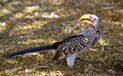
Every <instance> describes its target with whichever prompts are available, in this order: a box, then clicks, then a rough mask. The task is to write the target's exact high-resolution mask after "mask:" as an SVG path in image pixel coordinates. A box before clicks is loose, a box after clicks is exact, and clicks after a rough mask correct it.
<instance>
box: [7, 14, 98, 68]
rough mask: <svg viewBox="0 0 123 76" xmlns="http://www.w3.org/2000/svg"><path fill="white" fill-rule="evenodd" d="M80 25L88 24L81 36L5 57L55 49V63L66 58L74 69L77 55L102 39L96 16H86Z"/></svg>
mask: <svg viewBox="0 0 123 76" xmlns="http://www.w3.org/2000/svg"><path fill="white" fill-rule="evenodd" d="M79 21H80V23H86V26H87V27H86V29H85V30H84V31H83V32H82V33H80V34H79V35H72V36H68V37H67V38H65V39H64V40H62V41H59V42H55V43H53V44H52V45H44V46H39V47H34V48H27V49H23V50H20V51H16V52H13V53H11V54H7V55H5V57H13V56H17V55H21V54H26V53H31V52H37V51H43V50H47V49H54V50H55V52H54V53H55V56H54V57H53V60H54V61H56V62H57V61H60V60H61V59H64V58H66V60H67V64H68V66H69V67H73V65H74V61H75V59H76V57H77V55H79V54H81V53H83V52H84V51H86V50H87V49H88V48H90V47H91V46H92V45H93V44H95V43H96V42H97V41H98V40H99V38H100V32H99V31H98V28H99V18H98V17H97V16H96V15H94V14H85V15H83V16H82V17H81V18H80V19H79Z"/></svg>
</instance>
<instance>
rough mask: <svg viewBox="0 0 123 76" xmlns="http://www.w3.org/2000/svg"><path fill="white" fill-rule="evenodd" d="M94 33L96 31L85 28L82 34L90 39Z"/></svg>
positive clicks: (88, 27)
mask: <svg viewBox="0 0 123 76" xmlns="http://www.w3.org/2000/svg"><path fill="white" fill-rule="evenodd" d="M95 33H96V29H94V28H92V27H90V26H87V27H86V29H85V30H84V32H83V33H82V34H83V35H84V36H87V37H92V36H93V35H94V34H95Z"/></svg>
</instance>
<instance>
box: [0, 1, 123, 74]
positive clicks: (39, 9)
mask: <svg viewBox="0 0 123 76" xmlns="http://www.w3.org/2000/svg"><path fill="white" fill-rule="evenodd" d="M88 13H90V14H96V15H97V16H98V17H99V19H100V25H101V28H100V31H101V38H100V40H99V41H98V42H97V43H96V44H95V45H94V46H93V47H92V48H91V49H89V51H87V52H85V53H83V54H82V55H80V58H82V59H84V60H87V61H92V63H81V62H79V61H77V60H76V62H75V63H76V64H75V65H76V66H77V67H78V68H80V69H81V70H83V73H77V72H75V71H73V70H71V69H70V68H68V67H67V65H66V63H64V64H55V65H56V66H55V67H50V66H48V65H47V60H48V57H49V55H48V51H45V52H43V53H32V54H28V55H22V56H18V57H13V58H11V59H5V58H3V57H2V54H4V53H10V52H13V51H17V50H21V49H25V48H30V47H35V46H40V45H44V44H45V45H46V44H52V43H54V42H56V41H59V40H61V39H63V38H64V37H67V36H68V35H71V34H77V33H78V32H81V31H82V30H83V29H84V28H83V27H82V28H81V27H79V28H76V27H77V24H76V22H75V21H76V20H77V19H79V18H80V17H81V16H82V15H83V14H88ZM51 75H52V76H80V75H81V76H109V75H114V76H115V75H116V76H122V75H123V0H0V76H51Z"/></svg>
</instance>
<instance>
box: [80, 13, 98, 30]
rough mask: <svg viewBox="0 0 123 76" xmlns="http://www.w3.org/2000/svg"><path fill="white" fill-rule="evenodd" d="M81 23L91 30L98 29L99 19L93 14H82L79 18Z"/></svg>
mask: <svg viewBox="0 0 123 76" xmlns="http://www.w3.org/2000/svg"><path fill="white" fill-rule="evenodd" d="M80 21H81V23H86V24H89V25H90V27H92V28H93V29H95V28H98V26H99V24H98V23H99V18H98V17H97V16H96V15H94V14H84V15H83V16H81V17H80Z"/></svg>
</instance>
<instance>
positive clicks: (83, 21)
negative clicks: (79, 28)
mask: <svg viewBox="0 0 123 76" xmlns="http://www.w3.org/2000/svg"><path fill="white" fill-rule="evenodd" d="M81 22H82V23H87V24H92V22H91V21H89V20H82V21H81Z"/></svg>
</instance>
